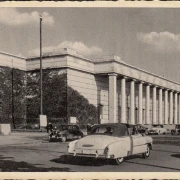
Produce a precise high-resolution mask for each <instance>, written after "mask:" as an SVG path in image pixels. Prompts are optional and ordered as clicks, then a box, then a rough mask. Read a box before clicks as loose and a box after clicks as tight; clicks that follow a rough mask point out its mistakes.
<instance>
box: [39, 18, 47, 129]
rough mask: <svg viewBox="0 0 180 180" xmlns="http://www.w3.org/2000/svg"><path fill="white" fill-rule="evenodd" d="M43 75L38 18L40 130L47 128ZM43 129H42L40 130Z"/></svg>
mask: <svg viewBox="0 0 180 180" xmlns="http://www.w3.org/2000/svg"><path fill="white" fill-rule="evenodd" d="M42 88H43V73H42V17H41V16H40V129H41V128H42V127H46V126H47V117H46V115H43V89H42ZM42 129H43V128H42Z"/></svg>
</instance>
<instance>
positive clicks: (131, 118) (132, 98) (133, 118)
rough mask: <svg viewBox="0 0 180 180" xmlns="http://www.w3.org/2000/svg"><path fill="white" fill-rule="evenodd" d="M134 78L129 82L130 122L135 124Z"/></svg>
mask: <svg viewBox="0 0 180 180" xmlns="http://www.w3.org/2000/svg"><path fill="white" fill-rule="evenodd" d="M134 93H135V92H134V80H132V81H131V84H130V121H131V124H135V117H134V111H135V106H134Z"/></svg>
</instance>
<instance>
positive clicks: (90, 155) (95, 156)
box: [68, 153, 107, 159]
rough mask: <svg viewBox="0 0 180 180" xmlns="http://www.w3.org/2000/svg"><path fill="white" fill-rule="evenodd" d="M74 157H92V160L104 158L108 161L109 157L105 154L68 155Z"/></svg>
mask: <svg viewBox="0 0 180 180" xmlns="http://www.w3.org/2000/svg"><path fill="white" fill-rule="evenodd" d="M68 154H69V155H72V156H79V157H91V158H104V159H107V157H106V156H105V155H104V154H81V153H68Z"/></svg>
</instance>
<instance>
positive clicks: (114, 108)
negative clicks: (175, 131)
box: [109, 73, 180, 124]
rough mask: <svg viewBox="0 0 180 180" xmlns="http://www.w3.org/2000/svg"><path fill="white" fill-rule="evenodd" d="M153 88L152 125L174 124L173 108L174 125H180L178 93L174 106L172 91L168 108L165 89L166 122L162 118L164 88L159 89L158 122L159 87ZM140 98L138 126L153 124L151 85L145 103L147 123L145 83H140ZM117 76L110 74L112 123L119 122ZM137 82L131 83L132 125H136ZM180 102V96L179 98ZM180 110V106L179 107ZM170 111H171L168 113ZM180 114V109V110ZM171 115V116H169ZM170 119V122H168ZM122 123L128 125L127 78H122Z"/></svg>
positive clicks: (110, 116) (110, 114)
mask: <svg viewBox="0 0 180 180" xmlns="http://www.w3.org/2000/svg"><path fill="white" fill-rule="evenodd" d="M152 88H153V96H152V104H153V105H152V124H173V108H174V124H178V119H179V120H180V113H179V118H178V103H177V102H178V100H177V92H175V93H174V106H173V92H172V91H170V93H169V95H170V100H169V105H170V109H169V108H168V90H167V89H165V93H164V96H165V97H164V102H165V105H164V106H165V107H164V111H165V112H164V113H165V114H164V121H163V116H162V107H163V106H162V102H163V98H162V97H163V95H162V88H159V89H158V91H159V99H158V101H159V104H158V109H159V111H158V113H159V114H158V117H159V121H158V122H157V118H156V116H157V113H156V109H157V107H156V106H157V105H156V98H157V97H156V94H157V86H155V85H154V86H152ZM138 95H139V98H138V106H139V108H138V110H139V113H138V124H143V123H145V124H151V122H150V121H151V120H150V84H146V103H145V109H146V111H145V122H144V120H143V82H141V81H140V82H139V93H138ZM116 96H117V74H116V73H113V74H109V120H110V122H113V123H115V122H118V120H117V97H116ZM134 99H135V80H134V79H132V80H131V82H130V123H131V124H135V112H134V109H135V102H134ZM179 102H180V96H179ZM179 108H180V106H179ZM168 109H169V111H168ZM179 112H180V109H179ZM168 113H169V114H168ZM168 117H169V121H168ZM120 119H121V123H127V120H126V77H122V78H121V117H120ZM179 123H180V122H179Z"/></svg>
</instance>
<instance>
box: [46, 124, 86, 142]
mask: <svg viewBox="0 0 180 180" xmlns="http://www.w3.org/2000/svg"><path fill="white" fill-rule="evenodd" d="M83 136H84V134H83V132H82V131H81V130H80V128H79V126H78V125H74V124H62V125H59V126H57V127H55V128H54V129H53V130H52V132H51V133H50V134H49V141H53V140H61V141H62V142H65V141H66V140H69V139H71V140H72V139H78V138H82V137H83Z"/></svg>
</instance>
